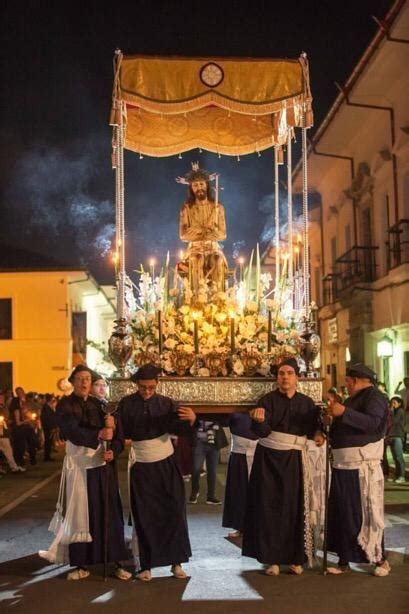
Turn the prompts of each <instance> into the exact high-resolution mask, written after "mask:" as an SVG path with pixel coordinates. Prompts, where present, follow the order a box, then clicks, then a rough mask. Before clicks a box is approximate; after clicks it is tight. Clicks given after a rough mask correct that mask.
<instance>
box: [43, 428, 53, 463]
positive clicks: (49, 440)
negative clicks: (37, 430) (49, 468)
mask: <svg viewBox="0 0 409 614" xmlns="http://www.w3.org/2000/svg"><path fill="white" fill-rule="evenodd" d="M43 432H44V460H51V450H52V447H53V441H54V433H55V431H53V430H49V429H44V431H43Z"/></svg>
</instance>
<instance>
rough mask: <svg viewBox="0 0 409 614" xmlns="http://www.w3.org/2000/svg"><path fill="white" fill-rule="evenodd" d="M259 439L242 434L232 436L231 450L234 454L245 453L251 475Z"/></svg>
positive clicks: (248, 471) (248, 473) (248, 472)
mask: <svg viewBox="0 0 409 614" xmlns="http://www.w3.org/2000/svg"><path fill="white" fill-rule="evenodd" d="M256 446H257V440H254V439H247V437H240V435H233V433H232V436H231V451H232V452H234V454H245V455H246V461H247V475H248V476H250V473H251V468H252V466H253V460H254V453H255V451H256Z"/></svg>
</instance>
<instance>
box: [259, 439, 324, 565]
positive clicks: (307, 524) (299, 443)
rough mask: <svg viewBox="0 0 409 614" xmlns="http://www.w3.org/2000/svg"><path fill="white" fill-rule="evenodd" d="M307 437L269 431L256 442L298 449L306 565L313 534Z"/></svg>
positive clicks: (311, 549)
mask: <svg viewBox="0 0 409 614" xmlns="http://www.w3.org/2000/svg"><path fill="white" fill-rule="evenodd" d="M307 441H308V440H307V438H306V437H304V436H303V435H301V436H300V435H290V434H289V433H279V432H277V431H271V433H270V434H269V435H268V436H267V437H263V438H261V439H259V440H258V443H259V444H260V445H261V446H264V447H265V448H270V449H271V450H300V451H301V459H302V469H303V483H304V489H303V490H304V548H305V554H306V555H307V559H308V565H309V566H310V567H312V564H313V550H314V548H313V534H312V527H311V497H310V493H311V488H312V476H311V471H310V463H309V461H308V453H307Z"/></svg>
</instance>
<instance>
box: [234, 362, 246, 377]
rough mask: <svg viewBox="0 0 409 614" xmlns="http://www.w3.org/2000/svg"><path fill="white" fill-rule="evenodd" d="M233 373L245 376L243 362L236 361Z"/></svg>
mask: <svg viewBox="0 0 409 614" xmlns="http://www.w3.org/2000/svg"><path fill="white" fill-rule="evenodd" d="M233 371H234V372H235V374H236V375H243V373H244V365H243V363H242V362H241V360H235V361H234V363H233Z"/></svg>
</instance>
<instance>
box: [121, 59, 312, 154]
mask: <svg viewBox="0 0 409 614" xmlns="http://www.w3.org/2000/svg"><path fill="white" fill-rule="evenodd" d="M311 100H312V99H311V93H310V87H309V75H308V63H307V60H306V56H305V55H302V56H301V57H300V58H299V59H298V60H270V59H240V58H234V59H231V58H227V59H226V58H179V57H166V58H165V57H164V58H160V57H141V56H129V57H127V56H122V54H121V53H118V54H117V56H116V62H115V82H114V92H113V113H112V115H111V124H114V125H115V124H118V123H119V122H121V121H123V122H124V124H125V143H124V146H125V148H126V149H130V150H133V151H136V152H138V153H141V154H147V155H150V156H158V157H160V156H169V155H174V154H178V153H180V152H183V151H187V150H190V149H193V148H203V149H206V150H208V151H212V152H215V153H220V154H227V155H240V154H247V153H254V152H257V151H261V150H263V149H266V148H268V147H271V146H272V145H277V144H278V145H281V144H283V143H285V142H286V140H287V135H288V131H289V130H292V129H293V128H294V127H297V126H302V122H303V113H304V114H305V127H309V126H310V125H311V124H312V112H311ZM118 109H122V112H120V111H118Z"/></svg>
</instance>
